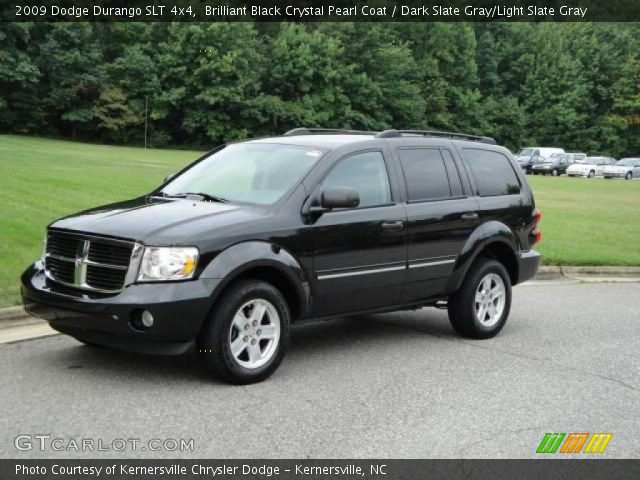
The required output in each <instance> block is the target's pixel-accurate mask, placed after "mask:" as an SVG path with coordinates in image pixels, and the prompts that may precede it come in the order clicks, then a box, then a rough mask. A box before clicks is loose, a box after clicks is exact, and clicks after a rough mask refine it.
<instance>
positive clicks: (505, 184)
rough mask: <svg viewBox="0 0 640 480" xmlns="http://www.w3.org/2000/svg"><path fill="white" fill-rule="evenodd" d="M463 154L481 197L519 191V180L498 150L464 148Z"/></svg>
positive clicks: (509, 163) (510, 193) (506, 159)
mask: <svg viewBox="0 0 640 480" xmlns="http://www.w3.org/2000/svg"><path fill="white" fill-rule="evenodd" d="M463 154H464V158H465V160H466V161H467V163H468V164H469V166H470V167H471V171H472V172H473V177H474V178H475V180H476V184H477V185H478V193H479V194H480V196H481V197H492V196H496V195H514V194H517V193H519V192H520V182H519V181H518V177H517V176H516V172H514V171H513V167H512V166H511V162H509V159H508V158H507V157H505V156H504V155H502V154H501V153H498V152H492V151H489V150H479V149H472V148H465V149H464V150H463Z"/></svg>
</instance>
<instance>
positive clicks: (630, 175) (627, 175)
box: [624, 172, 633, 180]
mask: <svg viewBox="0 0 640 480" xmlns="http://www.w3.org/2000/svg"><path fill="white" fill-rule="evenodd" d="M632 177H633V173H631V172H627V174H626V175H625V176H624V179H625V180H631V178H632Z"/></svg>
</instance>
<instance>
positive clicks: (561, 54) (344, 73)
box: [0, 22, 640, 156]
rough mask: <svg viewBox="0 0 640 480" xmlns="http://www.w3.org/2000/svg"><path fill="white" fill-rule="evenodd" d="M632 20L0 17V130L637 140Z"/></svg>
mask: <svg viewBox="0 0 640 480" xmlns="http://www.w3.org/2000/svg"><path fill="white" fill-rule="evenodd" d="M639 52H640V27H639V24H637V23H624V24H606V23H597V24H590V23H562V24H559V23H551V22H542V23H520V22H513V23H499V22H493V23H477V24H471V23H427V22H423V23H365V22H354V23H350V22H340V23H317V24H303V23H297V24H295V23H281V24H253V23H250V22H237V23H211V24H200V23H174V24H169V23H160V22H158V23H135V22H127V23H109V24H88V23H34V24H29V23H19V24H16V23H13V24H11V23H9V24H6V25H4V26H3V29H2V30H1V31H0V129H1V130H3V131H8V132H17V133H33V132H37V133H45V134H49V135H55V136H63V137H74V136H75V137H79V138H84V139H88V140H96V139H97V140H99V141H106V142H115V143H129V144H138V145H139V144H142V143H143V141H144V138H143V136H144V132H145V118H146V120H147V122H146V125H147V129H146V130H147V138H148V143H149V144H150V145H156V146H158V145H170V144H174V145H201V146H212V145H214V144H218V143H220V142H225V141H230V140H234V139H238V138H243V137H246V136H256V135H258V136H259V135H271V134H279V133H282V132H283V131H285V130H287V129H289V128H294V127H299V126H326V127H335V128H354V129H366V130H379V129H385V128H393V127H395V128H435V129H442V130H454V131H463V132H471V133H480V134H485V135H492V136H494V137H496V138H497V140H498V141H499V142H501V143H503V144H505V145H507V146H509V147H511V148H514V149H515V148H519V147H521V146H523V145H525V144H539V145H541V144H544V145H557V146H562V147H565V148H569V149H577V150H582V151H587V152H589V153H592V154H596V153H600V154H607V155H613V156H622V155H625V154H626V155H630V154H638V151H639V150H640V81H639V78H640V53H639Z"/></svg>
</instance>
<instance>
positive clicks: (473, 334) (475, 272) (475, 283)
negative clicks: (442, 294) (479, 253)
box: [448, 258, 511, 338]
mask: <svg viewBox="0 0 640 480" xmlns="http://www.w3.org/2000/svg"><path fill="white" fill-rule="evenodd" d="M486 281H488V282H489V283H488V284H486V283H484V282H486ZM500 283H502V287H503V293H502V296H501V297H499V298H496V299H495V300H490V297H483V295H484V294H483V293H482V291H484V288H483V286H486V285H490V288H491V289H494V288H496V287H498V286H499V285H500ZM476 293H477V294H478V296H476ZM478 299H481V300H484V301H485V302H490V303H492V304H493V305H494V308H495V309H496V310H495V314H496V315H495V316H492V315H491V314H490V313H489V310H485V313H484V317H483V318H484V321H480V319H479V317H480V316H481V315H482V310H481V308H482V304H480V305H479V304H478V303H477V300H478ZM510 309H511V280H510V278H509V274H508V273H507V270H506V269H505V268H504V266H503V265H502V264H501V263H500V262H497V261H495V260H490V259H487V258H479V259H477V260H476V261H475V262H474V264H473V265H472V266H471V268H470V269H469V271H468V272H467V275H466V277H465V279H464V280H463V282H462V285H461V286H460V288H459V289H458V291H456V292H455V293H454V294H453V295H451V296H450V297H449V302H448V311H449V321H450V322H451V326H452V327H453V328H454V330H455V331H456V332H458V333H459V334H460V335H462V336H463V337H468V338H491V337H493V336H495V335H497V334H498V333H499V332H500V330H502V327H504V324H505V323H506V322H507V318H508V317H509V310H510ZM487 316H488V317H489V318H487Z"/></svg>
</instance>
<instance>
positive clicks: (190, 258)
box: [138, 247, 198, 282]
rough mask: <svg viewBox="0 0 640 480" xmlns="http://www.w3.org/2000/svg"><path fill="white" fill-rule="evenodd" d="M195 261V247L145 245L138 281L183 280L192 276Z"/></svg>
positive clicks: (196, 257) (196, 260)
mask: <svg viewBox="0 0 640 480" xmlns="http://www.w3.org/2000/svg"><path fill="white" fill-rule="evenodd" d="M197 262H198V249H197V248H196V247H145V248H144V253H143V255H142V262H141V264H140V271H139V273H138V281H139V282H151V281H162V280H185V279H188V278H191V277H193V274H194V272H195V271H196V263H197Z"/></svg>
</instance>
